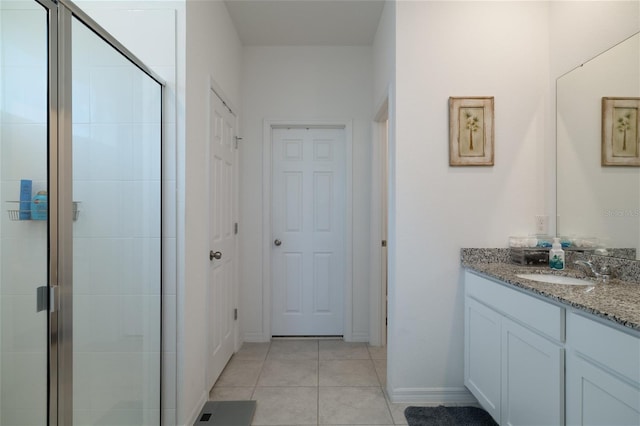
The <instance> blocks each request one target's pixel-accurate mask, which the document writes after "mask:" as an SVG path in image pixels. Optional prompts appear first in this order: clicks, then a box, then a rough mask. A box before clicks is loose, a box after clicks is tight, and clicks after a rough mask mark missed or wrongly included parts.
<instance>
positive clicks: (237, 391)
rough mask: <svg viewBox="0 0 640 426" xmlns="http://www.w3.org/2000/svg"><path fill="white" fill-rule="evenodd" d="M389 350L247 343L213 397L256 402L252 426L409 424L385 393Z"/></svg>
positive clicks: (322, 343)
mask: <svg viewBox="0 0 640 426" xmlns="http://www.w3.org/2000/svg"><path fill="white" fill-rule="evenodd" d="M386 357H387V353H386V348H379V347H372V346H368V345H366V344H365V343H346V342H344V341H341V340H273V341H272V342H271V343H245V344H244V345H243V346H242V348H241V349H240V351H238V353H236V354H235V355H234V356H233V358H231V361H229V363H228V364H227V366H226V368H225V370H224V371H223V372H222V374H221V375H220V378H219V379H218V381H217V382H216V384H215V386H214V388H213V389H212V390H211V393H210V396H209V397H210V399H211V400H214V401H223V400H247V399H253V400H256V401H257V409H256V414H255V416H254V418H253V425H271V426H272V425H278V426H285V425H295V426H302V425H304V426H307V425H394V424H395V425H406V424H407V422H406V420H405V418H404V409H405V408H406V407H407V406H408V405H409V404H393V403H391V402H389V401H388V400H387V399H386V397H385V394H384V391H383V386H384V384H385V380H386V376H387V363H386V361H387V360H386Z"/></svg>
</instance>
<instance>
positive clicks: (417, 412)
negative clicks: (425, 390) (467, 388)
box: [404, 405, 498, 426]
mask: <svg viewBox="0 0 640 426" xmlns="http://www.w3.org/2000/svg"><path fill="white" fill-rule="evenodd" d="M404 416H405V417H406V419H407V423H409V426H498V424H497V423H496V422H495V421H494V420H493V418H492V417H491V415H490V414H489V413H487V412H486V411H484V410H483V409H482V408H478V407H445V406H443V405H440V406H438V407H407V408H406V409H405V410H404Z"/></svg>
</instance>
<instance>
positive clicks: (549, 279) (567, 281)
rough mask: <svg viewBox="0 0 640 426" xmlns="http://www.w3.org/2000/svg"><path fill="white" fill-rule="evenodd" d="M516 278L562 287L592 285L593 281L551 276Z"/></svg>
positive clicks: (519, 276) (539, 275)
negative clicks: (560, 285)
mask: <svg viewBox="0 0 640 426" xmlns="http://www.w3.org/2000/svg"><path fill="white" fill-rule="evenodd" d="M516 276H517V277H518V278H524V279H526V280H532V281H538V282H541V283H549V284H562V285H594V283H593V281H589V280H585V279H582V278H574V277H565V276H563V275H551V274H516Z"/></svg>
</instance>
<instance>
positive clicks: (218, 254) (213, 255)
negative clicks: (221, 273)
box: [209, 250, 222, 260]
mask: <svg viewBox="0 0 640 426" xmlns="http://www.w3.org/2000/svg"><path fill="white" fill-rule="evenodd" d="M213 259H215V260H220V259H222V253H221V252H219V251H217V252H215V253H214V252H213V250H211V251H210V252H209V260H213Z"/></svg>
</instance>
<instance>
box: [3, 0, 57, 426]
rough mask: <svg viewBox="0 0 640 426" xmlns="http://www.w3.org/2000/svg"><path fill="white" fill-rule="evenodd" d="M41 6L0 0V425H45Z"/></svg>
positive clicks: (45, 135)
mask: <svg viewBox="0 0 640 426" xmlns="http://www.w3.org/2000/svg"><path fill="white" fill-rule="evenodd" d="M48 13H49V12H48V11H47V10H46V9H45V8H43V7H41V6H40V5H38V4H37V3H36V2H34V1H29V2H25V1H22V2H15V1H13V2H6V1H0V201H1V203H0V205H1V206H2V209H1V210H0V424H1V425H39V426H40V425H45V424H47V416H48V411H47V373H48V372H47V365H48V361H47V360H48V358H47V355H48V354H47V349H48V329H47V327H48V318H49V315H48V314H47V308H46V306H42V307H43V311H40V312H37V311H36V291H37V288H38V287H41V286H42V287H43V290H44V292H43V293H42V295H43V296H44V298H43V300H42V301H43V302H44V304H45V305H46V299H47V298H48V287H47V286H48V282H49V258H48V253H49V237H48V235H49V234H48V232H49V221H48V203H47V191H48V190H49V188H48V186H49V183H48V144H49V129H48V125H49V104H48V97H47V93H48V24H47V22H48Z"/></svg>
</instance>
